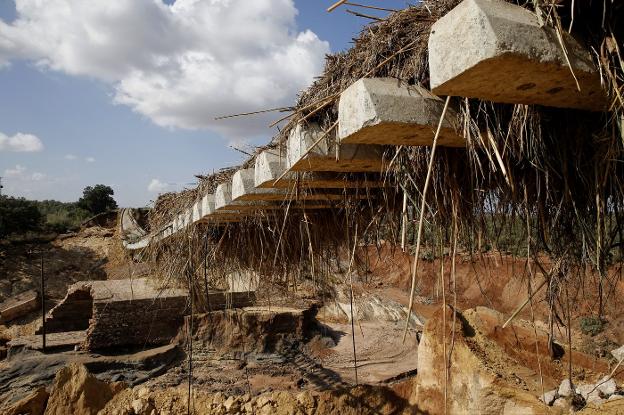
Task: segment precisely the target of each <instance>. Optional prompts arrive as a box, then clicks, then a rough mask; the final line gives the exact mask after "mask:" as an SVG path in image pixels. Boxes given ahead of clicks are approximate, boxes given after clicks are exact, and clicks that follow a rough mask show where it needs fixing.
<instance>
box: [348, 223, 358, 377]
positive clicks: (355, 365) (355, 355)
mask: <svg viewBox="0 0 624 415" xmlns="http://www.w3.org/2000/svg"><path fill="white" fill-rule="evenodd" d="M357 234H358V224H357V222H356V223H355V237H354V239H353V253H352V254H351V261H350V262H349V285H350V287H351V290H350V295H349V301H350V302H351V342H352V344H353V370H354V372H355V385H356V386H357V385H358V372H357V352H356V350H355V316H354V313H353V272H352V270H351V267H352V266H353V260H354V258H355V248H356V247H357Z"/></svg>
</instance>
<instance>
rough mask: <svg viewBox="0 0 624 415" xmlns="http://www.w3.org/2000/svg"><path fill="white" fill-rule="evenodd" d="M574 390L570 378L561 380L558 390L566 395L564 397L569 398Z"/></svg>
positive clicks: (562, 395)
mask: <svg viewBox="0 0 624 415" xmlns="http://www.w3.org/2000/svg"><path fill="white" fill-rule="evenodd" d="M573 392H574V389H572V383H571V382H570V379H564V380H563V381H562V382H561V385H559V390H558V394H559V396H561V397H564V398H569V397H570V396H572V393H573Z"/></svg>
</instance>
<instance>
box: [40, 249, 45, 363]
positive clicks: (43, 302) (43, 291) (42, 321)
mask: <svg viewBox="0 0 624 415" xmlns="http://www.w3.org/2000/svg"><path fill="white" fill-rule="evenodd" d="M41 350H42V351H43V352H44V353H45V351H46V315H45V274H44V272H43V251H41Z"/></svg>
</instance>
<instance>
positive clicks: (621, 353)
mask: <svg viewBox="0 0 624 415" xmlns="http://www.w3.org/2000/svg"><path fill="white" fill-rule="evenodd" d="M611 355H612V356H613V357H615V359H616V360H617V361H618V362H619V361H620V360H624V346H620V347H618V348H617V349H615V350H611Z"/></svg>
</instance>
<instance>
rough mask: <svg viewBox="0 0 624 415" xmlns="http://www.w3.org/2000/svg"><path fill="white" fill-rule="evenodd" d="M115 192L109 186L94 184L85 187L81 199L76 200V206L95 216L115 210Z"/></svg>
mask: <svg viewBox="0 0 624 415" xmlns="http://www.w3.org/2000/svg"><path fill="white" fill-rule="evenodd" d="M114 194H115V192H114V191H113V189H112V188H111V187H110V186H105V185H103V184H96V185H95V186H87V187H85V189H84V190H83V191H82V197H81V198H80V200H78V206H79V207H81V208H82V209H84V210H87V211H89V212H91V213H92V214H93V215H97V214H99V213H102V212H107V211H109V210H113V209H116V208H117V202H115V199H113V195H114Z"/></svg>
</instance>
